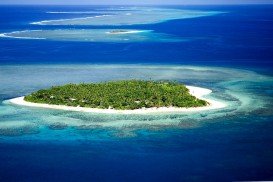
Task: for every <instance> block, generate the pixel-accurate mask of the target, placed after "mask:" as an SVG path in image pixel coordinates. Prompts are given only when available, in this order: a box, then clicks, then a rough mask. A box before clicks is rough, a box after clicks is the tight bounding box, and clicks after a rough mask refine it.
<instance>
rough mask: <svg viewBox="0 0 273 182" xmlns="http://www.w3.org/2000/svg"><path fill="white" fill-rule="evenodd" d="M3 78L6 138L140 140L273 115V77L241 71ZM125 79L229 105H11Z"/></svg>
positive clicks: (49, 71)
mask: <svg viewBox="0 0 273 182" xmlns="http://www.w3.org/2000/svg"><path fill="white" fill-rule="evenodd" d="M0 78H1V79H0V84H1V85H2V87H1V94H2V95H1V100H2V101H3V102H2V104H1V106H0V107H1V110H0V118H1V122H0V134H1V138H2V140H26V139H31V140H59V139H60V140H77V139H89V138H90V139H92V138H94V137H95V138H96V137H103V138H104V137H106V138H107V137H137V136H138V133H139V132H141V131H142V130H148V131H151V133H154V132H156V131H157V130H165V129H192V128H198V127H202V126H203V125H204V124H207V123H211V122H213V123H214V122H218V120H222V119H227V118H229V119H232V118H237V117H246V116H247V117H248V116H251V115H253V114H254V115H256V114H257V113H259V114H267V115H272V111H271V108H270V107H271V106H272V96H271V95H270V94H268V93H270V90H272V88H271V87H270V86H271V85H272V81H273V80H272V78H271V77H269V76H264V75H260V74H258V73H255V72H252V71H247V70H240V69H230V68H217V67H183V66H148V65H146V66H141V65H131V66H129V65H127V66H126V65H52V66H49V65H41V66H39V65H35V66H24V67H21V66H2V67H1V71H0ZM123 79H153V80H176V81H179V82H182V83H185V84H187V85H194V86H200V87H205V88H209V89H212V90H213V93H212V94H211V95H209V96H208V97H210V98H213V99H216V100H220V101H222V102H225V103H226V104H227V105H228V106H227V107H226V108H224V109H218V110H211V111H202V112H199V113H189V114H185V113H181V114H149V115H118V114H117V115H110V114H94V113H81V112H69V111H60V110H51V109H40V108H31V107H24V106H15V105H11V104H9V103H7V102H6V101H5V100H6V99H9V98H13V97H18V96H22V95H26V94H29V93H30V92H32V91H35V90H37V89H41V88H47V87H50V86H53V85H60V84H65V83H81V82H100V81H108V80H123ZM224 123H226V122H224ZM82 132H84V135H82ZM88 133H90V134H88ZM149 133H150V132H145V134H147V135H149ZM156 133H157V132H156Z"/></svg>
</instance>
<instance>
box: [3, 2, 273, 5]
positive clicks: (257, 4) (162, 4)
mask: <svg viewBox="0 0 273 182" xmlns="http://www.w3.org/2000/svg"><path fill="white" fill-rule="evenodd" d="M2 5H8V6H13V5H15V6H16V5H33V6H35V5H45V6H56V5H57V6H86V5H90V6H189V5H190V6H195V5H196V6H200V5H202V6H213V5H224V6H230V5H273V2H272V3H238V4H237V3H222V4H221V3H212V4H204V3H194V4H190V3H187V4H152V3H147V4H48V3H41V4H32V3H18V4H17V3H11V4H8V3H0V6H2Z"/></svg>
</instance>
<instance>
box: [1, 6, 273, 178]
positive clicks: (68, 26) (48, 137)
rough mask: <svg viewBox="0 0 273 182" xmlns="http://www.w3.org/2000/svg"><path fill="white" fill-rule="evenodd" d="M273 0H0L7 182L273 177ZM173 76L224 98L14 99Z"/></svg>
mask: <svg viewBox="0 0 273 182" xmlns="http://www.w3.org/2000/svg"><path fill="white" fill-rule="evenodd" d="M272 32H273V6H272V5H262V6H261V5H251V6H163V7H162V6H161V7H153V6H148V7H135V6H123V7H122V6H0V85H1V86H0V181H255V180H273V172H272V171H273V135H272V131H273V123H272V122H273V109H272V108H273V33H272ZM124 79H144V80H149V79H152V80H175V81H178V82H181V83H185V84H187V85H193V86H200V87H204V88H209V89H212V90H213V93H212V94H210V95H209V96H207V97H208V98H213V99H216V100H219V101H222V102H225V103H226V104H227V107H226V108H224V109H219V110H211V111H204V112H200V113H190V114H186V113H181V114H178V113H176V114H171V113H169V114H148V115H118V114H116V115H115V114H112V115H109V114H92V113H80V112H69V111H60V110H51V109H39V108H30V107H23V106H16V105H12V104H10V103H9V102H8V101H7V100H8V99H11V98H14V97H18V96H23V95H26V94H29V93H31V92H33V91H36V90H38V89H42V88H48V87H51V86H53V85H60V84H66V83H82V82H101V81H109V80H124Z"/></svg>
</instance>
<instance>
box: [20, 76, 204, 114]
mask: <svg viewBox="0 0 273 182" xmlns="http://www.w3.org/2000/svg"><path fill="white" fill-rule="evenodd" d="M25 100H26V101H29V102H35V103H47V104H55V105H67V106H80V107H90V108H102V109H108V108H114V109H121V110H125V109H129V110H131V109H138V108H143V107H145V108H150V107H164V106H166V107H169V106H175V107H199V106H205V105H207V102H206V101H204V100H200V99H197V98H196V97H194V96H192V95H190V94H189V91H188V89H187V88H186V87H185V86H184V85H182V84H179V83H175V82H166V81H164V82H163V81H141V80H128V81H112V82H105V83H89V84H86V83H82V84H67V85H63V86H54V87H52V88H50V89H43V90H39V91H37V92H34V93H32V94H30V95H28V96H26V97H25Z"/></svg>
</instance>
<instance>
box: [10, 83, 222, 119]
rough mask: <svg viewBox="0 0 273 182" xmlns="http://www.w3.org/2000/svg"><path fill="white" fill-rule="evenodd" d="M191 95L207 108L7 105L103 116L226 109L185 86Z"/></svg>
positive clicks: (203, 92)
mask: <svg viewBox="0 0 273 182" xmlns="http://www.w3.org/2000/svg"><path fill="white" fill-rule="evenodd" d="M186 87H187V88H188V89H189V91H190V94H191V95H194V96H195V97H197V98H199V99H203V100H206V101H207V102H209V105H208V106H204V107H194V108H177V107H160V108H143V109H135V110H115V109H97V108H84V107H73V106H63V105H50V104H39V103H32V102H27V101H25V100H24V96H22V97H17V98H14V99H10V100H8V103H11V104H15V105H22V106H28V107H39V108H47V109H58V110H66V111H79V112H91V113H105V114H150V113H188V112H198V111H206V110H212V109H221V108H224V107H226V104H225V103H222V102H219V101H216V100H212V99H206V98H203V96H205V95H209V94H210V93H211V92H212V90H209V89H206V88H201V87H193V86H186Z"/></svg>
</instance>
